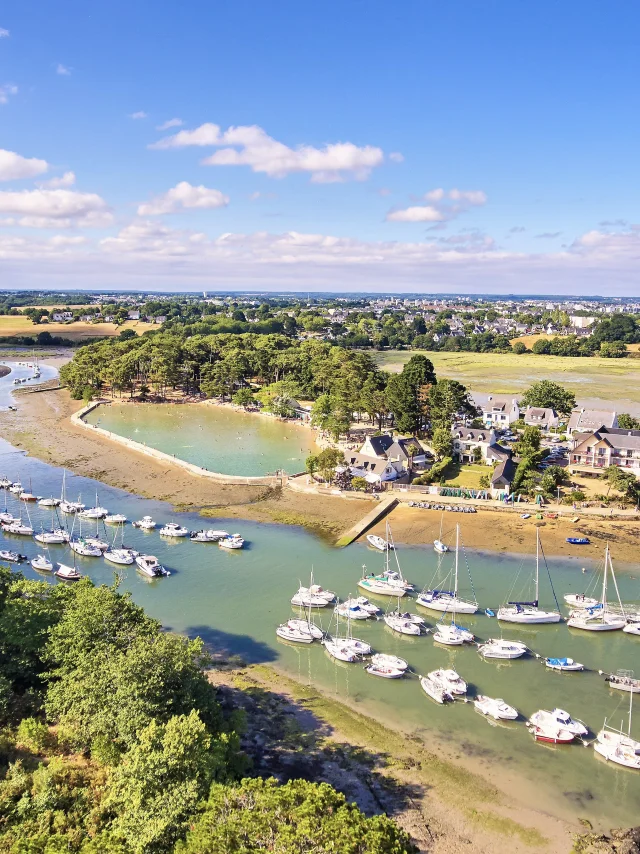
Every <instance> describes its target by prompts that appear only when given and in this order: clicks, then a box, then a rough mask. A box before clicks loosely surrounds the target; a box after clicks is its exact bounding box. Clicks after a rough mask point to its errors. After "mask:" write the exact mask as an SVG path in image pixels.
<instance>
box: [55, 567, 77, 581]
mask: <svg viewBox="0 0 640 854" xmlns="http://www.w3.org/2000/svg"><path fill="white" fill-rule="evenodd" d="M54 575H56V576H57V577H58V578H61V579H62V580H63V581H79V580H80V579H81V578H82V575H81V573H79V572H78V570H77V569H76V568H75V566H66V564H64V563H59V564H58V568H57V569H56V571H55V573H54Z"/></svg>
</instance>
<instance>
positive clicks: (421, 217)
mask: <svg viewBox="0 0 640 854" xmlns="http://www.w3.org/2000/svg"><path fill="white" fill-rule="evenodd" d="M443 219H445V217H444V214H443V213H442V212H441V211H439V210H438V209H437V208H434V207H433V206H432V205H413V206H412V207H410V208H404V210H399V211H389V213H388V214H387V221H388V222H442V220H443Z"/></svg>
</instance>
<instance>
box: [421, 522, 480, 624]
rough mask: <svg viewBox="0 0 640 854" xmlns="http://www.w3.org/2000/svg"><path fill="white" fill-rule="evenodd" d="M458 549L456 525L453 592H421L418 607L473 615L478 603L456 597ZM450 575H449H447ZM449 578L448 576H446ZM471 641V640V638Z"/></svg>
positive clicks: (458, 529)
mask: <svg viewBox="0 0 640 854" xmlns="http://www.w3.org/2000/svg"><path fill="white" fill-rule="evenodd" d="M459 549H460V526H459V525H456V557H455V563H454V589H453V590H436V589H432V590H427V589H425V590H423V591H422V593H421V594H420V595H419V596H418V598H417V599H416V602H417V603H418V605H422V607H423V608H427V609H428V610H429V611H445V612H446V611H449V612H451V613H452V614H475V613H476V611H477V610H478V603H477V602H476V601H475V597H474V599H473V601H471V600H470V599H461V598H460V597H459V596H458V553H459ZM449 574H450V573H449ZM447 577H449V576H447ZM472 639H473V638H472Z"/></svg>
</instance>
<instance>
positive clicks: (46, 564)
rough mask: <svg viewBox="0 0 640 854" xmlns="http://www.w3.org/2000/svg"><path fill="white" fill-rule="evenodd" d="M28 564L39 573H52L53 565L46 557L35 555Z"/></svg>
mask: <svg viewBox="0 0 640 854" xmlns="http://www.w3.org/2000/svg"><path fill="white" fill-rule="evenodd" d="M30 563H31V566H32V567H33V568H34V569H37V570H38V571H39V572H53V564H52V563H51V561H50V560H49V558H48V557H47V556H46V555H36V556H35V557H34V558H33V559H32V560H31V561H30Z"/></svg>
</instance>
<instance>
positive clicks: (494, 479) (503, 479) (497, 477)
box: [491, 457, 518, 493]
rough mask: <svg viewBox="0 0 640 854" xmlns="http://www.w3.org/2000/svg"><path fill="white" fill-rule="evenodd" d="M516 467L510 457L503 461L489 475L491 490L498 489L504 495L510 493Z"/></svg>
mask: <svg viewBox="0 0 640 854" xmlns="http://www.w3.org/2000/svg"><path fill="white" fill-rule="evenodd" d="M517 468H518V467H517V465H516V464H515V462H514V461H513V459H512V458H511V457H507V459H505V460H503V461H502V462H501V463H499V465H497V466H496V467H495V469H494V470H493V474H492V475H491V488H492V489H500V490H503V491H504V492H506V493H510V492H511V484H512V483H513V478H514V477H515V474H516V469H517Z"/></svg>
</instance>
